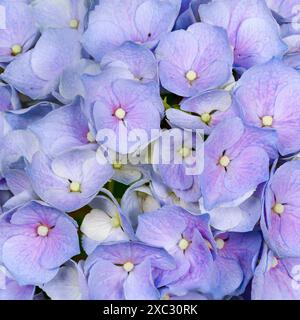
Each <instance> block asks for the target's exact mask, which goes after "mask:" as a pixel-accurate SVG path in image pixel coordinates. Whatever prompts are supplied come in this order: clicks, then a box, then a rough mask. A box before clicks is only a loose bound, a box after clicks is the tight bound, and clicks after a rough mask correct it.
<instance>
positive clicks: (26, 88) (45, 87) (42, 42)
mask: <svg viewBox="0 0 300 320" xmlns="http://www.w3.org/2000/svg"><path fill="white" fill-rule="evenodd" d="M80 58H81V47H80V44H79V38H78V34H77V33H76V31H74V30H71V29H47V30H45V32H44V33H43V34H42V36H41V38H40V39H39V40H38V42H37V44H36V45H35V47H34V48H33V49H31V50H29V51H28V52H26V53H25V54H23V55H21V56H19V57H17V59H15V60H14V61H13V62H12V63H10V64H9V65H8V66H7V68H6V69H5V72H4V73H3V74H2V75H1V76H2V79H3V80H4V81H5V82H7V83H9V84H11V85H12V86H13V87H15V88H16V89H17V90H18V91H20V92H22V93H23V94H25V95H27V96H29V97H31V98H32V99H41V98H45V97H46V96H47V95H49V94H50V93H52V92H53V91H55V90H56V89H57V86H58V82H59V77H60V76H61V74H62V72H63V71H64V70H65V69H66V68H67V67H69V66H71V65H72V64H75V63H76V62H78V61H79V59H80Z"/></svg>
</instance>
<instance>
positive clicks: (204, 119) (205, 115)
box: [201, 112, 211, 124]
mask: <svg viewBox="0 0 300 320" xmlns="http://www.w3.org/2000/svg"><path fill="white" fill-rule="evenodd" d="M201 120H202V122H204V123H206V124H208V123H209V122H210V120H211V115H210V114H209V113H208V112H205V113H203V114H202V115H201Z"/></svg>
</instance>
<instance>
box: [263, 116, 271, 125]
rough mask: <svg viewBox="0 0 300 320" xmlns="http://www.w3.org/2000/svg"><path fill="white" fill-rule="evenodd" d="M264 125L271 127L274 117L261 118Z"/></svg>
mask: <svg viewBox="0 0 300 320" xmlns="http://www.w3.org/2000/svg"><path fill="white" fill-rule="evenodd" d="M261 122H262V125H263V127H271V126H272V124H273V117H272V116H264V117H262V119H261Z"/></svg>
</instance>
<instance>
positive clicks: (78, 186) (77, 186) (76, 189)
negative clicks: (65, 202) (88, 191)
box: [70, 181, 81, 192]
mask: <svg viewBox="0 0 300 320" xmlns="http://www.w3.org/2000/svg"><path fill="white" fill-rule="evenodd" d="M70 191H71V192H80V191H81V184H80V183H79V182H76V181H73V182H71V183H70Z"/></svg>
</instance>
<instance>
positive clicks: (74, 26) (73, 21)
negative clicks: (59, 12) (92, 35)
mask: <svg viewBox="0 0 300 320" xmlns="http://www.w3.org/2000/svg"><path fill="white" fill-rule="evenodd" d="M69 25H70V28H72V29H78V27H79V21H78V20H77V19H71V20H70V23H69Z"/></svg>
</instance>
